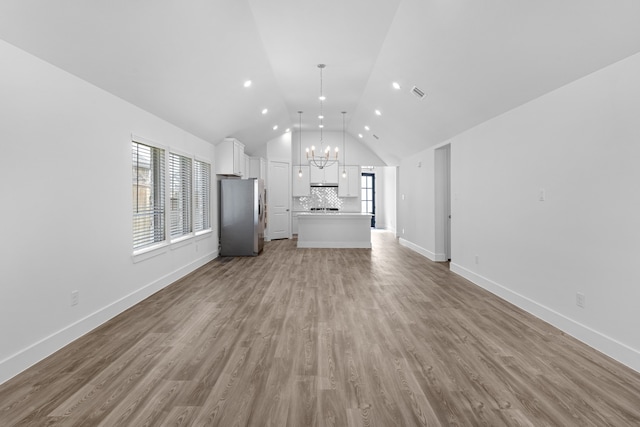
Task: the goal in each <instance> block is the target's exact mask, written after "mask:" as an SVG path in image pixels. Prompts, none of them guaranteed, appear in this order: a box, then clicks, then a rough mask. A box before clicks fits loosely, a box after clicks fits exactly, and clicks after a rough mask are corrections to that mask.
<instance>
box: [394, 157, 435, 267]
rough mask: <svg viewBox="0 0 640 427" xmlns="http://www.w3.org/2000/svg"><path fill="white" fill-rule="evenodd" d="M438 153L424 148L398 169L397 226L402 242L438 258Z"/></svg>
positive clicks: (403, 160)
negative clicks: (435, 229)
mask: <svg viewBox="0 0 640 427" xmlns="http://www.w3.org/2000/svg"><path fill="white" fill-rule="evenodd" d="M434 169H435V155H434V150H432V149H430V150H425V151H423V152H421V153H418V154H416V155H414V156H411V157H407V158H405V159H402V161H401V162H400V167H399V168H398V193H399V194H398V199H397V206H398V207H397V209H398V228H397V234H398V236H399V237H400V243H401V244H402V245H405V246H408V247H410V248H411V249H413V250H415V251H416V252H419V253H421V254H422V255H424V256H426V257H428V258H429V259H431V260H435V259H436V253H435V252H436V238H435V231H434V227H435V209H434V200H435V172H434Z"/></svg>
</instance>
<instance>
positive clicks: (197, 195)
mask: <svg viewBox="0 0 640 427" xmlns="http://www.w3.org/2000/svg"><path fill="white" fill-rule="evenodd" d="M194 177H195V178H194V179H195V181H194V187H195V188H194V189H193V196H194V203H193V205H194V219H193V229H194V231H196V232H198V231H202V230H207V229H209V228H211V224H210V219H209V218H210V217H209V206H210V204H211V203H210V199H209V197H210V186H211V184H210V182H211V166H210V165H209V164H208V163H205V162H201V161H199V160H196V161H195V163H194Z"/></svg>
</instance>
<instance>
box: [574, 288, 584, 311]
mask: <svg viewBox="0 0 640 427" xmlns="http://www.w3.org/2000/svg"><path fill="white" fill-rule="evenodd" d="M576 305H577V306H578V307H580V308H584V305H585V300H584V294H583V293H581V292H577V293H576Z"/></svg>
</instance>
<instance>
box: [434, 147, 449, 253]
mask: <svg viewBox="0 0 640 427" xmlns="http://www.w3.org/2000/svg"><path fill="white" fill-rule="evenodd" d="M434 154H435V159H434V181H435V194H434V196H435V221H434V223H435V224H434V225H435V230H434V236H435V261H441V262H442V261H451V144H446V145H443V146H442V147H439V148H436V149H435V152H434Z"/></svg>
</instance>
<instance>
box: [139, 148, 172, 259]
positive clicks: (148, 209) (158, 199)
mask: <svg viewBox="0 0 640 427" xmlns="http://www.w3.org/2000/svg"><path fill="white" fill-rule="evenodd" d="M132 155H133V159H132V160H133V161H132V164H133V248H134V249H140V248H144V247H145V246H150V245H153V244H155V243H158V242H162V241H164V240H165V231H164V228H165V226H164V221H165V206H164V186H165V184H164V182H165V161H164V150H162V149H160V148H155V147H150V146H148V145H144V144H140V143H138V142H135V141H133V142H132Z"/></svg>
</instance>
